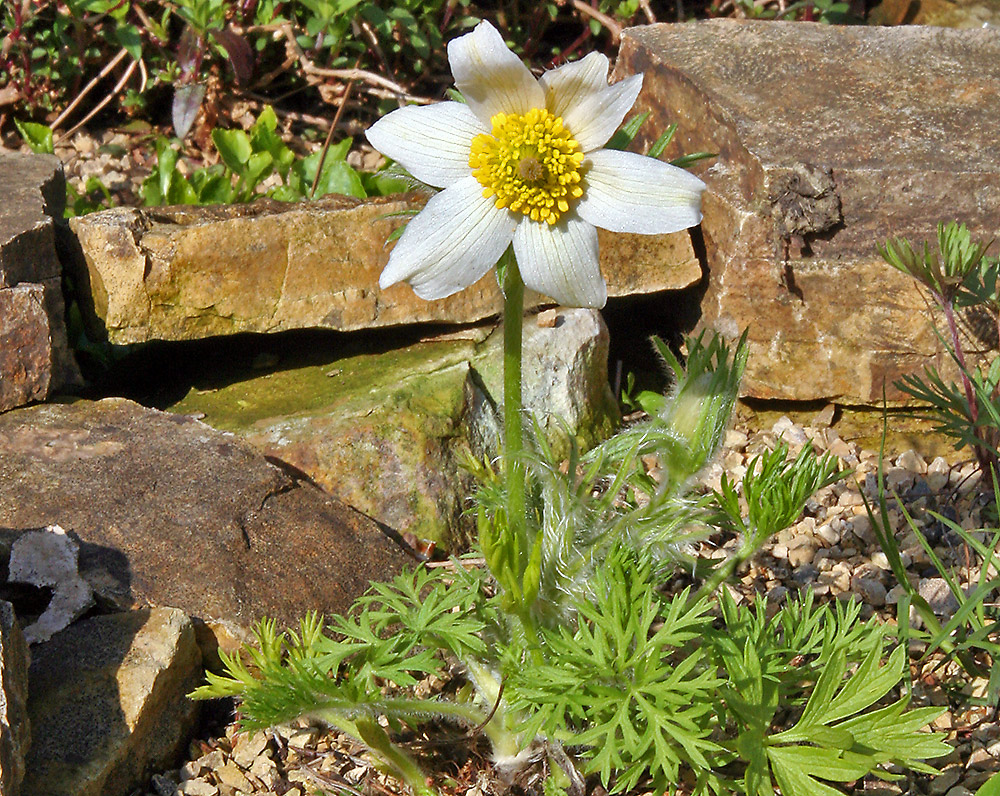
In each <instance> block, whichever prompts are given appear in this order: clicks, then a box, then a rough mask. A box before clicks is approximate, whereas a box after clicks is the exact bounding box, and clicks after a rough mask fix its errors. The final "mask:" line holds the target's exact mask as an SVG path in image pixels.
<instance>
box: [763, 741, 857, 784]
mask: <svg viewBox="0 0 1000 796" xmlns="http://www.w3.org/2000/svg"><path fill="white" fill-rule="evenodd" d="M767 756H768V758H769V759H770V761H771V764H772V765H773V766H775V767H776V768H777V767H788V768H794V769H795V770H796V771H799V772H801V773H803V774H807V775H808V776H811V777H819V778H820V779H827V780H832V781H834V782H849V781H850V780H852V779H860V778H861V777H863V776H865V775H866V774H868V772H869V771H871V769H872V764H871V763H872V761H871V758H869V757H867V756H865V755H859V754H852V753H851V752H845V751H844V750H842V749H824V748H821V747H817V746H768V747H767Z"/></svg>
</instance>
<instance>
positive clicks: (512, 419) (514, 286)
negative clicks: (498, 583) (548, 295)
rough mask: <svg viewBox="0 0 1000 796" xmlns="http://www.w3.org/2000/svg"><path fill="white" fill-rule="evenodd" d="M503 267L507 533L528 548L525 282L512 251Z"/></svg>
mask: <svg viewBox="0 0 1000 796" xmlns="http://www.w3.org/2000/svg"><path fill="white" fill-rule="evenodd" d="M501 263H502V265H503V274H504V276H503V294H504V304H503V429H504V445H503V465H504V478H505V479H506V481H507V523H508V532H509V533H510V534H511V535H512V536H513V537H514V538H515V539H518V540H519V541H520V542H521V546H520V549H521V550H525V549H526V546H527V535H526V533H525V515H524V511H525V486H524V476H525V474H524V463H523V462H522V461H521V452H522V450H523V449H524V436H523V434H524V430H523V425H522V419H521V331H522V325H523V322H524V282H523V281H522V280H521V272H520V271H519V270H518V268H517V260H516V259H515V258H514V253H513V250H512V249H507V252H506V253H505V254H504V256H503V258H502V260H501Z"/></svg>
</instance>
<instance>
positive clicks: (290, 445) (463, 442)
mask: <svg viewBox="0 0 1000 796" xmlns="http://www.w3.org/2000/svg"><path fill="white" fill-rule="evenodd" d="M555 319H556V320H554V322H553V325H552V327H551V328H545V327H539V325H538V322H537V318H529V319H528V320H527V322H526V324H525V335H524V363H525V365H524V385H525V386H524V402H525V406H526V408H528V409H529V410H531V411H532V412H533V414H534V415H535V416H536V417H537V418H538V419H539V421H540V426H541V428H542V430H543V431H544V432H546V433H547V435H548V436H549V438H550V440H551V441H552V442H553V443H555V444H556V445H558V444H559V443H560V441H562V437H563V435H565V434H566V433H569V434H571V435H574V436H577V437H578V439H579V443H580V445H581V446H583V447H588V446H590V445H593V444H594V443H595V442H597V441H598V440H599V439H602V438H604V437H606V436H607V435H608V434H609V433H610V432H611V431H612V430H613V428H614V426H615V424H616V422H617V420H618V410H617V404H616V403H615V401H614V399H613V397H612V395H611V390H610V388H609V386H608V381H607V351H608V332H607V329H606V327H605V326H604V324H603V321H601V318H600V314H599V313H597V312H594V311H592V310H559V311H558V313H557V314H556V315H555ZM202 387H203V388H202ZM501 398H502V333H501V332H500V330H494V331H492V332H490V330H488V329H485V330H484V329H470V330H466V331H464V332H461V333H456V334H451V335H445V336H443V337H441V338H436V339H429V340H426V341H423V342H418V343H415V344H413V345H410V346H407V347H405V348H402V349H399V350H390V351H385V352H376V353H362V354H357V355H351V356H343V355H341V356H337V355H331V356H329V357H326V358H312V359H310V361H309V362H308V363H302V364H295V363H291V362H288V363H282V365H281V369H280V370H276V371H274V372H271V373H266V374H261V375H259V376H256V377H254V378H250V379H246V378H243V379H230V378H229V376H227V375H223V376H221V377H220V378H219V382H218V383H217V384H216V383H215V382H206V383H205V384H203V385H198V387H196V388H195V389H192V390H190V391H189V392H188V394H187V395H186V396H185V397H184V398H183V399H182V400H181V401H180V402H178V403H176V404H174V405H173V406H172V407H170V410H171V411H173V412H178V413H188V414H193V415H196V416H199V417H203V418H204V421H205V422H206V423H208V424H209V425H211V426H213V427H216V428H219V429H222V430H224V431H230V432H233V433H235V434H237V435H238V436H240V437H242V438H244V439H245V440H247V441H248V442H250V443H251V444H252V445H253V446H254V447H256V448H257V449H259V450H261V451H262V452H263V453H265V454H266V455H267V456H268V457H271V458H272V459H273V460H281V461H282V462H284V463H286V464H287V465H289V466H291V467H293V468H294V469H295V470H297V471H300V472H302V473H304V474H306V475H307V476H308V477H309V478H311V479H312V480H314V481H315V482H316V483H318V484H319V485H320V486H322V487H323V488H324V489H325V490H326V491H328V492H329V493H330V494H332V495H334V496H335V497H336V498H338V499H339V500H342V501H344V502H345V503H347V504H348V505H350V506H353V507H354V508H356V509H358V510H359V511H362V512H364V513H365V514H367V515H368V516H371V517H373V518H375V519H376V520H378V521H379V522H380V523H383V524H384V525H387V526H389V527H390V528H392V529H393V530H395V531H396V532H398V533H400V534H413V535H414V536H416V537H418V538H421V539H429V540H433V541H435V542H437V543H443V544H444V545H445V546H448V547H450V548H452V549H455V548H461V547H463V546H466V545H467V544H468V542H469V541H470V540H471V538H472V535H473V533H474V528H475V525H474V518H473V517H471V516H468V515H467V514H466V512H467V509H468V508H469V501H468V498H469V495H470V494H471V491H472V489H473V486H474V485H473V482H472V479H471V477H470V476H469V475H468V473H467V472H466V471H465V469H464V467H463V462H464V461H465V460H466V459H467V457H468V456H469V455H470V454H471V455H474V456H476V457H477V458H478V457H481V456H482V455H483V454H484V453H485V454H487V455H490V456H492V455H495V454H496V452H497V440H498V439H499V438H500V436H501V434H502V432H501V422H500V420H499V417H498V414H497V408H496V407H497V405H498V404H499V403H500V402H501Z"/></svg>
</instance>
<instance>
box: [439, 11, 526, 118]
mask: <svg viewBox="0 0 1000 796" xmlns="http://www.w3.org/2000/svg"><path fill="white" fill-rule="evenodd" d="M448 63H449V64H451V73H452V75H454V77H455V85H456V86H457V87H458V90H459V91H461V92H462V96H463V97H465V100H466V102H468V103H469V108H471V109H472V112H473V113H475V114H476V116H477V117H479V121H481V122H482V123H483V124H485V125H486V126H487V127H488V128H491V125H490V119H492V118H493V116H494V115H496V114H498V113H527V112H528V111H530V110H531V109H532V108H544V107H545V92H543V91H542V87H541V86H539V85H538V81H537V80H535V78H534V77H532V75H531V72H529V71H528V67H526V66H525V65H524V64H523V63H521V59H520V58H518V57H517V56H516V55H514V53H512V52H511V51H510V50H509V49H507V45H506V44H504V41H503V37H502V36H501V35H500V33H499V32H498V31H497V29H496V28H494V27H493V26H492V25H491V24H490V23H489V22H480V23H479V24H478V25H476V28H475V30H473V31H472V33H467V34H465V35H464V36H459V37H458V38H457V39H452V40H451V41H450V42H448Z"/></svg>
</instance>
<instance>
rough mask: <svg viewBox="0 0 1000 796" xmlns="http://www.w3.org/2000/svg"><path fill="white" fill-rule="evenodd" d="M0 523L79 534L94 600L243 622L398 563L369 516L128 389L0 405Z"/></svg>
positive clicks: (315, 603)
mask: <svg viewBox="0 0 1000 796" xmlns="http://www.w3.org/2000/svg"><path fill="white" fill-rule="evenodd" d="M0 482H2V483H3V484H4V489H3V490H2V493H0V526H2V527H4V528H7V529H13V530H8V531H6V532H5V533H4V534H3V536H4V539H5V540H6V542H5V544H11V543H12V542H11V536H15V537H16V535H17V534H18V533H19V532H18V531H17V529H29V528H38V527H40V526H46V525H53V524H59V525H61V526H62V527H64V528H66V529H67V531H70V532H72V533H75V534H76V536H77V537H78V538H79V540H80V553H79V563H80V570H81V574H82V575H83V576H84V577H85V578H86V579H87V580H88V582H89V583H90V584H91V586H92V587H93V589H94V592H95V596H96V597H97V599H98V601H99V603H100V604H101V605H102V606H103V607H105V608H107V607H117V608H118V609H119V610H121V609H125V608H130V607H132V606H143V605H150V604H152V605H168V606H172V607H177V608H181V609H183V610H185V611H186V612H187V613H189V614H190V615H192V616H194V617H197V618H198V619H201V620H204V621H206V622H210V621H214V620H220V621H226V622H230V623H234V624H235V626H237V627H244V628H245V627H248V626H250V625H251V624H252V623H254V622H256V621H257V620H258V619H260V618H261V617H263V616H272V617H274V618H276V619H277V620H278V621H279V622H281V623H283V624H293V623H297V622H298V619H299V618H301V616H302V615H303V614H304V613H305V612H306V611H308V610H318V611H322V612H328V613H330V612H342V611H344V610H346V609H347V608H348V607H349V606H350V604H351V602H352V601H353V600H354V598H355V597H356V596H357V595H359V594H360V593H361V592H363V591H364V590H365V589H366V588H367V587H368V583H369V581H370V580H372V579H385V578H388V577H391V576H393V575H394V574H396V573H397V572H398V571H399V570H400V568H401V566H403V564H404V563H405V561H406V556H405V555H404V553H403V552H401V550H400V548H399V546H398V545H396V544H395V543H394V542H392V541H391V540H390V539H388V538H387V537H386V536H385V535H384V534H383V533H382V531H381V530H380V529H379V527H378V526H377V525H376V524H375V523H374V522H372V521H371V520H369V519H367V518H365V517H363V516H361V515H360V514H358V513H357V512H355V511H352V510H351V509H349V508H347V507H346V506H344V505H343V504H341V503H339V502H337V501H335V500H332V499H331V498H329V497H327V496H326V495H324V494H323V493H322V492H320V491H319V490H318V489H316V488H314V487H312V486H310V485H309V484H305V483H301V482H299V481H297V480H295V479H294V478H292V477H291V476H289V475H288V474H286V473H285V472H283V471H281V470H279V469H277V468H276V467H273V466H272V465H270V464H268V463H267V462H266V461H265V460H264V459H263V457H262V456H261V455H260V454H258V453H256V452H255V451H253V450H252V449H251V448H249V447H248V446H246V445H245V444H243V443H242V442H240V441H239V440H237V439H235V438H234V437H232V436H231V435H229V434H224V433H222V432H219V431H215V430H214V429H211V428H209V427H208V426H206V425H204V424H203V423H200V422H197V421H195V420H193V419H191V418H189V417H181V416H178V415H173V414H168V413H164V412H158V411H156V410H152V409H145V408H143V407H141V406H139V405H137V404H134V403H132V402H130V401H126V400H124V399H111V398H109V399H105V400H102V401H96V402H91V401H77V402H75V403H72V404H46V405H39V406H33V407H27V408H20V409H15V410H13V411H11V412H8V413H6V414H3V415H0Z"/></svg>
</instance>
